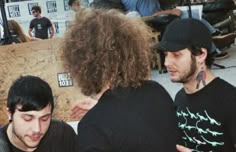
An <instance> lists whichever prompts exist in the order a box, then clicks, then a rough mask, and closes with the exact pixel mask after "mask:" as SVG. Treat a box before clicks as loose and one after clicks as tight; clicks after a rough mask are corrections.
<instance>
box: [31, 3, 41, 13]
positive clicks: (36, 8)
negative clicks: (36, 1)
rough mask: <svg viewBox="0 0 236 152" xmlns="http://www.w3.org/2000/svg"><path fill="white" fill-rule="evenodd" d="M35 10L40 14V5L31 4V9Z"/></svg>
mask: <svg viewBox="0 0 236 152" xmlns="http://www.w3.org/2000/svg"><path fill="white" fill-rule="evenodd" d="M33 10H34V11H36V12H39V13H40V14H41V7H40V6H38V5H36V6H33V7H32V8H31V11H33Z"/></svg>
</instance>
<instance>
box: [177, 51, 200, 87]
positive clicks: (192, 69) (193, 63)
mask: <svg viewBox="0 0 236 152" xmlns="http://www.w3.org/2000/svg"><path fill="white" fill-rule="evenodd" d="M191 59H192V60H191V65H190V69H189V71H188V73H186V74H185V75H184V76H183V77H182V78H180V80H179V81H176V82H180V83H186V82H188V81H189V79H190V78H191V77H192V76H193V75H194V73H195V72H196V71H197V64H196V59H195V56H193V55H191Z"/></svg>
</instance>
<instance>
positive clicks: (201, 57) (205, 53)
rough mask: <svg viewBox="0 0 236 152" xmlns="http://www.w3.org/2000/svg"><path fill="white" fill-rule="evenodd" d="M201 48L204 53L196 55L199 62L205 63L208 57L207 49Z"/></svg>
mask: <svg viewBox="0 0 236 152" xmlns="http://www.w3.org/2000/svg"><path fill="white" fill-rule="evenodd" d="M201 50H202V53H201V54H199V55H197V56H196V58H197V62H199V63H203V62H204V61H205V60H206V58H207V49H205V48H201Z"/></svg>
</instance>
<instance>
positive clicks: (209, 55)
mask: <svg viewBox="0 0 236 152" xmlns="http://www.w3.org/2000/svg"><path fill="white" fill-rule="evenodd" d="M188 49H189V50H190V52H191V54H192V55H193V56H197V55H200V54H202V48H200V47H197V46H191V47H188ZM207 52H208V53H207V57H206V60H205V64H206V66H207V67H208V68H209V69H210V68H211V66H212V64H213V62H214V57H213V54H212V53H209V52H210V51H209V50H207Z"/></svg>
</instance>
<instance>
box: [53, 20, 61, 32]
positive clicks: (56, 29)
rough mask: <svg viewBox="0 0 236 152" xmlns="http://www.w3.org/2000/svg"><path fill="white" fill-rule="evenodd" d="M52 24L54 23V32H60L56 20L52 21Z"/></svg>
mask: <svg viewBox="0 0 236 152" xmlns="http://www.w3.org/2000/svg"><path fill="white" fill-rule="evenodd" d="M53 24H54V27H55V32H56V34H58V33H60V29H59V24H58V22H53Z"/></svg>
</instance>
